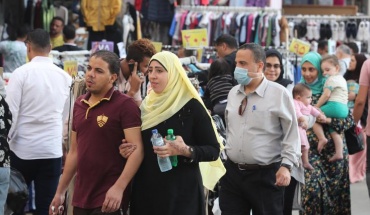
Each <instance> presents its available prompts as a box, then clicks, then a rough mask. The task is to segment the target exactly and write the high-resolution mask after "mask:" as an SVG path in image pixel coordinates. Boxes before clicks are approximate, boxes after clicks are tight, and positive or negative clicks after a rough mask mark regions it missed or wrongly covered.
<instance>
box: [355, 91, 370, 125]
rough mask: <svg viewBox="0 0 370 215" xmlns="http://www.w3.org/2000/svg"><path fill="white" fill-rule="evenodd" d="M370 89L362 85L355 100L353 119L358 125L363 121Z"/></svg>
mask: <svg viewBox="0 0 370 215" xmlns="http://www.w3.org/2000/svg"><path fill="white" fill-rule="evenodd" d="M368 89H369V87H368V86H363V85H360V89H359V91H358V94H357V97H356V100H355V107H354V108H353V118H354V120H355V124H356V125H357V123H358V121H359V120H360V119H361V116H362V113H363V112H364V107H365V104H366V99H367V92H368Z"/></svg>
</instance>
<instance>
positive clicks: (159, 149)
mask: <svg viewBox="0 0 370 215" xmlns="http://www.w3.org/2000/svg"><path fill="white" fill-rule="evenodd" d="M163 140H164V143H165V145H164V146H153V149H154V153H156V154H157V155H158V156H159V157H162V158H165V157H168V156H174V155H182V156H185V157H190V156H191V155H190V152H189V150H188V146H187V145H186V144H185V142H184V140H183V139H182V137H181V136H176V139H175V140H167V139H166V138H163Z"/></svg>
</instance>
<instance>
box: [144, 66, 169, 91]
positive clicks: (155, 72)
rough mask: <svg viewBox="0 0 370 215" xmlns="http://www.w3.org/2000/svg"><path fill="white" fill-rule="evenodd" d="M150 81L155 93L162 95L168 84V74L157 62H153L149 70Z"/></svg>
mask: <svg viewBox="0 0 370 215" xmlns="http://www.w3.org/2000/svg"><path fill="white" fill-rule="evenodd" d="M148 74H149V81H150V85H151V87H152V89H153V91H154V92H155V93H157V94H159V93H162V92H163V90H164V89H165V88H166V86H167V83H168V72H167V70H165V68H163V66H162V65H161V64H160V63H158V62H157V61H155V60H153V61H152V62H151V63H150V65H149V69H148Z"/></svg>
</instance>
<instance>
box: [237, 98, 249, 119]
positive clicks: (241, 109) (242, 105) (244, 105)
mask: <svg viewBox="0 0 370 215" xmlns="http://www.w3.org/2000/svg"><path fill="white" fill-rule="evenodd" d="M247 104H248V98H247V97H244V99H243V100H242V101H241V102H240V106H239V115H240V116H242V115H243V113H244V111H245V109H246V108H247Z"/></svg>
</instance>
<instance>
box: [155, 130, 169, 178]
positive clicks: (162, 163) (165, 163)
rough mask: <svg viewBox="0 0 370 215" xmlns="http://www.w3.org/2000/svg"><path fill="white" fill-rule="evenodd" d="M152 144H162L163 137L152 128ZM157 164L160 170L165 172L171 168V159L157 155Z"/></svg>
mask: <svg viewBox="0 0 370 215" xmlns="http://www.w3.org/2000/svg"><path fill="white" fill-rule="evenodd" d="M151 141H152V144H153V146H164V142H163V138H162V136H161V134H160V133H158V130H157V129H154V130H152V138H151ZM157 160H158V166H159V169H160V170H161V172H166V171H169V170H171V169H172V165H171V161H170V158H169V157H166V158H161V157H159V156H157Z"/></svg>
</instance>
